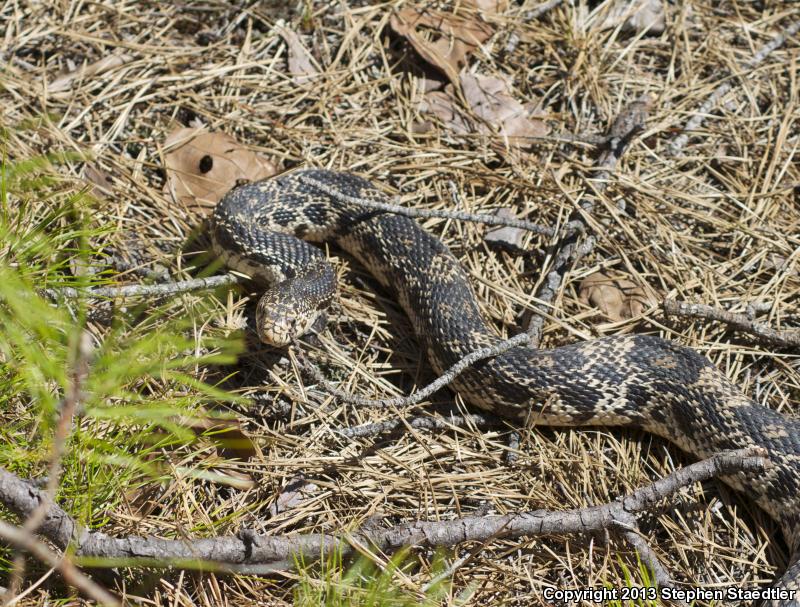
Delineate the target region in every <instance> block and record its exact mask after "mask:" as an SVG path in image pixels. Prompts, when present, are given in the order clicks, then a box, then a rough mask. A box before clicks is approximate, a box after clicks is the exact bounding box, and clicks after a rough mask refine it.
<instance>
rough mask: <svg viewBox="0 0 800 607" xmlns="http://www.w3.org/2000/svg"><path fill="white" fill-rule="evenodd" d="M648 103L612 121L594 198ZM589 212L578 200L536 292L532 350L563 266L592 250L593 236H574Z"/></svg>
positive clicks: (642, 119) (633, 105) (642, 118)
mask: <svg viewBox="0 0 800 607" xmlns="http://www.w3.org/2000/svg"><path fill="white" fill-rule="evenodd" d="M651 104H652V98H651V97H650V96H649V95H644V96H642V97H641V98H639V99H637V100H636V101H634V102H633V103H630V104H628V105H627V106H625V108H623V110H622V111H621V112H620V113H619V115H618V116H617V117H616V118H615V119H614V122H613V123H612V124H611V128H610V129H609V130H608V135H607V136H606V140H607V144H606V149H605V150H604V151H603V152H602V154H601V155H600V157H599V158H598V161H597V167H598V172H597V173H595V175H594V176H593V178H592V179H591V180H590V181H589V183H590V184H591V185H592V187H593V189H594V194H595V196H599V195H600V194H602V192H603V191H604V190H605V189H606V187H607V183H608V181H607V180H608V178H609V176H610V175H611V173H612V172H613V171H614V169H615V168H616V166H617V162H618V161H619V159H620V158H621V157H622V154H623V153H624V152H625V149H626V148H627V147H628V144H629V143H630V142H631V141H632V140H633V138H634V137H635V136H636V135H637V134H638V133H639V132H640V131H641V130H642V128H643V127H644V123H645V121H646V120H647V115H648V112H649V109H650V106H651ZM593 209H594V203H593V202H592V201H591V200H590V199H588V198H585V197H584V198H583V199H582V200H580V201H579V203H578V209H576V212H575V213H574V216H573V219H572V220H571V221H570V222H569V223H568V224H567V232H568V234H570V235H568V236H567V237H565V238H564V240H563V241H562V242H561V243H560V244H559V245H557V246H556V254H555V256H554V259H553V264H552V266H551V268H550V271H549V272H548V273H547V275H546V276H545V279H544V282H542V284H541V286H540V287H539V290H538V292H537V293H536V303H535V304H534V306H533V316H532V318H531V320H530V322H529V323H528V328H527V334H528V335H529V336H530V338H531V342H530V343H531V346H532V347H534V348H536V347H538V346H539V343H540V342H541V340H542V331H543V329H544V321H545V313H546V310H547V308H548V307H549V306H550V305H551V304H552V303H553V300H554V299H555V296H556V293H557V292H558V289H559V288H560V286H561V283H562V281H563V280H564V274H565V272H566V270H567V267H568V266H569V265H570V264H574V263H576V262H578V261H579V260H580V259H581V258H583V257H584V256H585V255H588V254H589V253H591V252H592V251H593V250H594V247H595V244H596V242H597V239H596V238H595V237H594V236H591V235H590V236H587V237H586V238H585V239H584V240H583V242H580V241H579V237H578V235H579V234H582V233H586V232H587V231H588V224H587V222H586V220H585V219H584V218H583V216H584V215H589V214H591V213H592V211H593Z"/></svg>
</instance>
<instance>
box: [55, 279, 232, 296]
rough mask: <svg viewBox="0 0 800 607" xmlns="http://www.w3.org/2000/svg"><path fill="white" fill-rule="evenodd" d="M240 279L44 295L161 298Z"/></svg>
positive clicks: (70, 289) (71, 290) (69, 289)
mask: <svg viewBox="0 0 800 607" xmlns="http://www.w3.org/2000/svg"><path fill="white" fill-rule="evenodd" d="M242 280H243V279H242V277H240V276H237V275H236V274H223V275H222V276H209V277H207V278H192V279H190V280H181V281H179V282H168V283H162V284H156V285H122V286H119V287H94V288H91V289H75V288H73V287H64V288H62V289H46V290H45V291H44V293H45V295H47V296H48V297H50V298H52V299H55V298H57V297H59V296H61V297H70V298H76V297H142V296H144V297H163V296H166V295H177V294H178V293H186V292H188V291H199V290H202V289H216V288H217V287H225V286H229V285H235V284H239V283H240V282H242Z"/></svg>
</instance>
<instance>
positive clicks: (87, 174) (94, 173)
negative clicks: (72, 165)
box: [83, 162, 114, 198]
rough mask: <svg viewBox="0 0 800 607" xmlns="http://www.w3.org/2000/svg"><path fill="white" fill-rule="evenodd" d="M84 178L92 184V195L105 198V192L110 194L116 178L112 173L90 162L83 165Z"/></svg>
mask: <svg viewBox="0 0 800 607" xmlns="http://www.w3.org/2000/svg"><path fill="white" fill-rule="evenodd" d="M83 179H84V181H86V182H87V183H89V184H91V185H92V196H94V197H95V198H103V193H107V194H110V193H111V188H112V184H113V183H114V179H113V177H112V176H111V173H109V172H108V171H106V170H104V169H102V168H101V167H99V166H96V165H94V164H92V163H90V162H87V163H86V164H85V165H83Z"/></svg>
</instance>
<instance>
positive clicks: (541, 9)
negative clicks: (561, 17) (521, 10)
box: [523, 0, 564, 21]
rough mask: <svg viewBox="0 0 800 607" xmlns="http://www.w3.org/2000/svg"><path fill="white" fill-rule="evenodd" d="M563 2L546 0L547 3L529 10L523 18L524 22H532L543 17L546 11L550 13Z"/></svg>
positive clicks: (562, 0)
mask: <svg viewBox="0 0 800 607" xmlns="http://www.w3.org/2000/svg"><path fill="white" fill-rule="evenodd" d="M562 2H564V0H547V2H542V3H541V4H540V5H539V6H537V7H536V8H534V9H532V10H529V11H528V12H527V13H525V15H524V16H523V18H524V19H525V21H533V20H534V19H538V18H539V17H541V16H542V15H544V14H545V13H546V12H547V11H550V10H552V9H554V8H555V7H557V6H558V5H559V4H561V3H562Z"/></svg>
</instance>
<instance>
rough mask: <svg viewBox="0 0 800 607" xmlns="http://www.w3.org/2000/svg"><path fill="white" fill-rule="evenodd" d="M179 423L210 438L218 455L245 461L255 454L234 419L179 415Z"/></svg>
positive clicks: (254, 447)
mask: <svg viewBox="0 0 800 607" xmlns="http://www.w3.org/2000/svg"><path fill="white" fill-rule="evenodd" d="M180 423H181V425H183V426H185V427H187V428H189V429H190V430H191V431H192V432H194V433H195V434H197V435H204V436H207V437H208V438H210V439H211V440H212V441H213V442H214V444H215V445H216V447H217V450H218V451H219V453H220V455H221V456H222V457H224V458H226V459H240V460H243V461H247V460H249V459H250V458H251V457H253V456H254V455H255V454H256V446H255V444H254V443H253V441H252V440H251V439H250V438H249V437H248V436H247V435H246V434H245V433H244V430H242V426H241V424H240V423H239V422H238V421H237V420H235V419H224V418H215V417H208V416H199V417H181V418H180Z"/></svg>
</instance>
